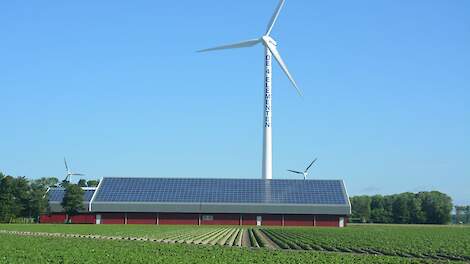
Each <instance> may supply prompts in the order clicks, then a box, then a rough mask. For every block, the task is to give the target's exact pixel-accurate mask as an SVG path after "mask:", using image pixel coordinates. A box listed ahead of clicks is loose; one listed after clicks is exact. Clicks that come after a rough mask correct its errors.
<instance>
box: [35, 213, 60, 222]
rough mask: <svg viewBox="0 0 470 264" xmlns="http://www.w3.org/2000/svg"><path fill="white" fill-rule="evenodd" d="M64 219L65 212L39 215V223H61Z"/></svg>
mask: <svg viewBox="0 0 470 264" xmlns="http://www.w3.org/2000/svg"><path fill="white" fill-rule="evenodd" d="M65 219H66V216H65V214H43V215H41V216H40V217H39V222H40V223H41V224H63V223H65Z"/></svg>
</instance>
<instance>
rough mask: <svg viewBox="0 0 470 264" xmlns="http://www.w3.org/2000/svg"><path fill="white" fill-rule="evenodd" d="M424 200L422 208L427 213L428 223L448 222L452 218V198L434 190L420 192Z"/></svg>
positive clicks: (419, 195)
mask: <svg viewBox="0 0 470 264" xmlns="http://www.w3.org/2000/svg"><path fill="white" fill-rule="evenodd" d="M418 197H419V198H420V200H421V202H422V210H423V212H424V214H425V215H426V223H427V224H448V223H449V222H450V220H451V212H452V207H453V206H452V198H450V197H449V196H448V195H446V194H444V193H441V192H437V191H433V192H421V193H419V194H418Z"/></svg>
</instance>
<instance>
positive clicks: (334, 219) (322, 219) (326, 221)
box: [315, 215, 339, 227]
mask: <svg viewBox="0 0 470 264" xmlns="http://www.w3.org/2000/svg"><path fill="white" fill-rule="evenodd" d="M315 226H320V227H338V226H339V216H333V215H317V216H316V217H315Z"/></svg>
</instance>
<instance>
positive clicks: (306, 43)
mask: <svg viewBox="0 0 470 264" xmlns="http://www.w3.org/2000/svg"><path fill="white" fill-rule="evenodd" d="M98 2H99V3H98ZM276 4H277V1H276V0H263V1H248V0H240V1H212V0H202V1H189V0H181V1H74V2H72V1H65V2H64V1H3V2H1V3H0V36H1V41H0V73H1V74H0V100H1V109H2V110H1V111H0V121H1V127H2V129H1V130H0V138H1V140H0V149H1V151H0V170H2V171H4V172H6V173H9V174H12V175H25V176H28V177H31V178H36V177H42V176H56V177H63V175H64V168H63V164H62V158H63V156H67V157H68V159H69V163H70V165H71V167H72V168H73V169H76V170H78V171H80V172H84V173H86V174H87V175H88V178H100V177H102V176H144V177H153V176H158V177H230V178H240V177H242V178H258V177H260V175H261V147H262V107H263V105H262V101H263V87H262V85H263V84H262V82H263V80H262V75H263V69H262V64H263V60H262V56H263V50H262V47H260V46H259V47H255V48H251V49H242V50H233V51H226V52H216V53H210V54H209V53H208V54H198V53H195V52H194V51H195V50H197V49H202V48H207V47H212V46H214V45H219V44H225V43H230V42H233V41H239V40H245V39H250V38H254V37H258V36H260V35H261V34H262V33H263V32H264V30H265V28H266V24H267V21H268V20H269V18H270V16H271V14H272V12H273V10H274V8H275V6H276ZM469 13H470V2H469V1H464V0H455V1H429V0H426V1H425V0H415V1H404V0H401V1H395V0H394V1H390V0H387V1H373V0H370V1H365V0H360V1H306V0H302V1H301V0H296V1H295V0H290V1H288V2H287V4H286V6H285V9H284V11H283V13H282V14H281V16H280V18H279V20H278V24H277V25H276V27H275V28H274V31H273V37H274V38H276V40H277V41H278V44H279V46H278V47H279V50H280V52H281V54H282V56H283V57H284V59H285V61H286V63H287V65H288V66H289V69H290V71H291V72H292V74H293V75H294V78H295V79H296V81H297V82H298V84H299V86H300V87H301V89H302V90H303V91H304V94H305V96H304V98H299V97H298V96H297V94H296V93H295V90H294V89H293V88H292V87H291V86H290V84H289V82H288V80H287V78H285V76H284V75H283V74H282V72H281V70H280V68H279V67H277V66H276V67H275V68H274V79H273V98H274V99H273V110H274V113H273V131H274V132H273V133H274V177H275V178H296V176H295V175H289V174H288V173H286V169H302V168H304V167H305V166H306V165H307V164H308V162H309V161H310V160H311V159H313V158H314V157H318V158H319V160H318V164H317V166H316V167H314V168H313V170H312V174H311V177H312V178H322V179H338V178H341V179H345V180H346V184H347V186H348V189H349V192H350V194H352V195H356V194H374V193H383V194H388V193H396V192H404V191H421V190H433V189H437V190H440V191H443V192H446V193H449V194H451V195H452V197H453V198H454V200H455V201H456V202H458V203H470V192H469V191H468V190H469V186H470V162H469V159H470V136H469V134H470V107H468V105H469V102H470V91H469V88H470V74H469V73H470V26H469V25H470V16H468V14H469Z"/></svg>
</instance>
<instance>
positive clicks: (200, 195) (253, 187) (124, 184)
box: [40, 177, 351, 227]
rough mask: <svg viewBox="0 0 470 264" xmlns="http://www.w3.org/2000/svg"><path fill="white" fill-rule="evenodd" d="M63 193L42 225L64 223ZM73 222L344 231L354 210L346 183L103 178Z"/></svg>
mask: <svg viewBox="0 0 470 264" xmlns="http://www.w3.org/2000/svg"><path fill="white" fill-rule="evenodd" d="M63 195H64V189H61V188H52V189H50V190H49V191H48V198H49V208H48V213H47V214H44V215H42V216H41V218H40V221H41V223H63V222H64V221H65V219H66V215H65V214H64V213H63V209H62V208H61V206H60V202H61V201H62V198H63ZM84 207H85V209H84V210H83V211H82V212H81V213H80V214H79V215H76V216H73V217H71V221H72V223H90V224H153V225H260V226H312V227H313V226H331V227H344V226H345V225H346V224H347V220H348V216H349V215H350V214H351V205H350V202H349V197H348V194H347V191H346V187H345V184H344V182H343V181H342V180H261V179H201V178H199V179H197V178H115V177H105V178H103V179H102V180H101V181H100V184H99V185H98V187H97V188H86V189H85V196H84Z"/></svg>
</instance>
